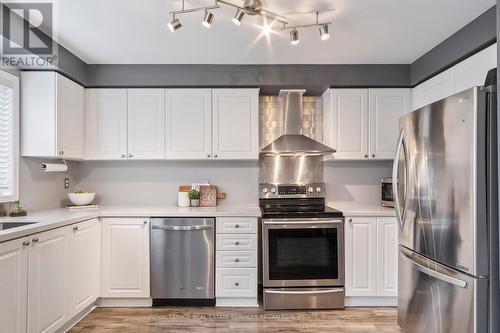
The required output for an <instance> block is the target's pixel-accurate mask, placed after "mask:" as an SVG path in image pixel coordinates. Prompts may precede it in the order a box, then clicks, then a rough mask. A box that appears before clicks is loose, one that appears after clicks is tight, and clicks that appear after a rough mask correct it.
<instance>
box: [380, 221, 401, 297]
mask: <svg viewBox="0 0 500 333" xmlns="http://www.w3.org/2000/svg"><path fill="white" fill-rule="evenodd" d="M377 260H378V264H377V266H378V267H377V296H388V297H391V296H392V297H396V296H397V295H398V222H397V220H396V218H394V217H386V218H380V217H379V218H377Z"/></svg>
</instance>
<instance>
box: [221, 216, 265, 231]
mask: <svg viewBox="0 0 500 333" xmlns="http://www.w3.org/2000/svg"><path fill="white" fill-rule="evenodd" d="M216 225H217V227H216V228H217V233H218V234H256V233H257V218H255V217H219V218H217V222H216Z"/></svg>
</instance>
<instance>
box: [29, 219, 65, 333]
mask: <svg viewBox="0 0 500 333" xmlns="http://www.w3.org/2000/svg"><path fill="white" fill-rule="evenodd" d="M69 230H70V229H69V228H58V229H53V230H50V231H46V232H43V233H40V234H35V235H33V236H32V237H31V238H32V239H31V248H30V251H29V259H28V262H29V266H28V272H29V273H28V332H30V333H42V332H44V333H47V332H55V331H57V330H58V329H59V328H60V327H61V326H63V325H64V324H65V323H66V321H67V320H68V319H70V316H69V304H68V303H69V302H68V295H69V288H70V286H69V272H70V269H69V265H70V255H69V250H70V247H69Z"/></svg>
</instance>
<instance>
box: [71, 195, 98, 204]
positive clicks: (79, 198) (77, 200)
mask: <svg viewBox="0 0 500 333" xmlns="http://www.w3.org/2000/svg"><path fill="white" fill-rule="evenodd" d="M68 198H69V200H71V202H72V203H73V204H75V205H77V206H84V205H88V204H90V203H91V202H92V201H93V200H94V198H95V193H94V192H88V193H68Z"/></svg>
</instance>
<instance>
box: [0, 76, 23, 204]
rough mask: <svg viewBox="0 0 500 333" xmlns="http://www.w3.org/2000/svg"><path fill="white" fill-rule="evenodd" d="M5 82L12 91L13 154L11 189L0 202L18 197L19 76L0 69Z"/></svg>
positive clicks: (14, 199) (2, 79) (10, 200)
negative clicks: (8, 194) (10, 193)
mask: <svg viewBox="0 0 500 333" xmlns="http://www.w3.org/2000/svg"><path fill="white" fill-rule="evenodd" d="M2 81H3V82H5V83H6V84H7V85H8V86H11V87H12V89H13V91H14V98H13V103H14V105H13V115H12V116H13V122H14V142H13V144H14V151H13V153H14V156H13V168H14V171H13V178H14V179H13V181H12V184H13V187H14V188H13V191H12V195H10V196H2V197H0V203H3V202H12V201H16V200H18V199H19V137H20V131H19V78H18V77H17V76H15V75H12V74H10V73H7V72H5V71H2V70H0V83H1V82H2Z"/></svg>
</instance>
